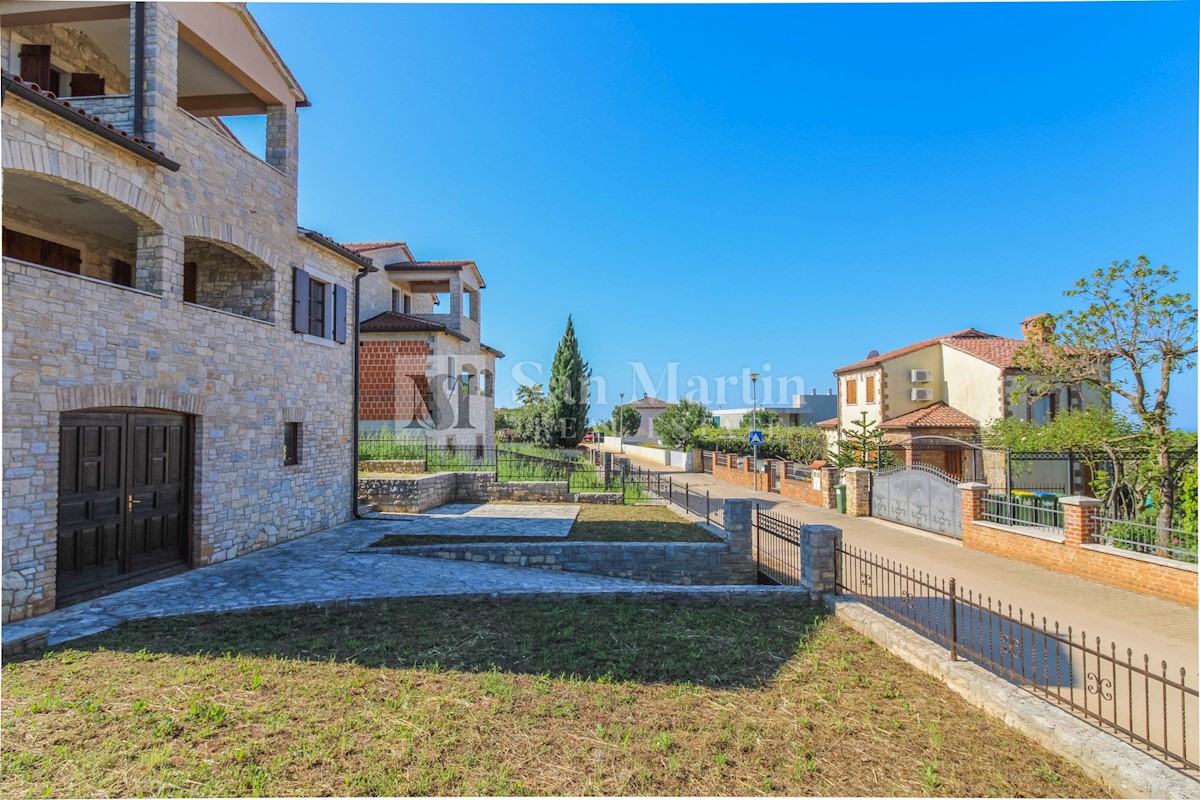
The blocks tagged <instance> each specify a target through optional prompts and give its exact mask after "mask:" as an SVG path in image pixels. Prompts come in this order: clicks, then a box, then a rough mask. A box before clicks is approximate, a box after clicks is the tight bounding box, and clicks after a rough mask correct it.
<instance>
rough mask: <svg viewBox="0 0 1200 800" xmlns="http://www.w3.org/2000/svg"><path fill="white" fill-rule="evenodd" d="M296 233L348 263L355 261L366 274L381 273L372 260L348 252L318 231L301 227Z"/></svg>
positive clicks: (298, 227) (297, 228)
mask: <svg viewBox="0 0 1200 800" xmlns="http://www.w3.org/2000/svg"><path fill="white" fill-rule="evenodd" d="M296 231H297V232H298V233H299V234H300V235H301V236H303V237H304V238H305V239H308V240H309V241H311V242H314V243H315V244H319V245H320V246H321V247H324V248H325V249H326V250H328V251H330V252H332V253H336V254H337V255H339V256H341V257H342V258H344V259H347V260H348V261H353V262H354V263H355V264H358V265H359V266H360V267H362V268H363V271H364V272H378V271H379V268H378V267H376V266H375V265H374V264H372V263H371V259H369V258H363V257H362V256H360V255H359V254H358V253H355V252H353V251H351V250H347V249H346V248H344V247H342V246H341V245H340V244H338V243H337V242H335V241H334V240H333V239H330V238H329V237H328V236H325V235H324V234H321V233H317V232H316V231H314V230H312V229H310V228H304V227H300V226H297V227H296Z"/></svg>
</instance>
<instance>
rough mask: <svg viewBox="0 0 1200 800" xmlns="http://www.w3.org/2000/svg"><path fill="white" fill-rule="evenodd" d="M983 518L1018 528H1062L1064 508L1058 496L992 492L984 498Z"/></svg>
mask: <svg viewBox="0 0 1200 800" xmlns="http://www.w3.org/2000/svg"><path fill="white" fill-rule="evenodd" d="M983 518H984V519H985V520H987V521H988V522H998V523H1000V524H1001V525H1011V526H1014V527H1017V528H1049V529H1052V530H1062V527H1063V510H1062V509H1061V508H1060V507H1059V505H1058V496H1057V495H1053V494H1051V493H1049V492H1045V493H1043V494H1042V495H1038V494H1033V493H1027V494H1025V495H1022V494H1019V493H1014V494H990V495H988V496H987V498H986V499H985V500H984V504H983Z"/></svg>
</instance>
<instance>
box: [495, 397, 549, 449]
mask: <svg viewBox="0 0 1200 800" xmlns="http://www.w3.org/2000/svg"><path fill="white" fill-rule="evenodd" d="M517 398H518V399H519V400H520V401H521V407H520V408H514V409H505V410H506V411H507V412H508V417H509V421H510V422H511V425H510V427H511V428H512V430H513V435H514V437H515V439H516V440H517V441H519V442H530V443H532V444H536V445H540V446H542V447H550V446H552V445H553V444H554V443H555V439H554V429H555V424H554V418H553V416H552V413H553V412H552V409H551V407H550V401H549V399H548V398H547V397H546V396H545V394H544V393H543V389H542V385H541V384H540V383H535V384H533V385H532V386H520V387H518V388H517Z"/></svg>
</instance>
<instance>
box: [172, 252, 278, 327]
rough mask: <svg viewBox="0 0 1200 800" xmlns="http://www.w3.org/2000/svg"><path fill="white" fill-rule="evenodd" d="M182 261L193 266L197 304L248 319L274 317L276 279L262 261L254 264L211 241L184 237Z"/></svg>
mask: <svg viewBox="0 0 1200 800" xmlns="http://www.w3.org/2000/svg"><path fill="white" fill-rule="evenodd" d="M183 260H184V262H185V263H186V262H193V263H195V265H196V303H198V304H199V305H202V306H209V307H210V308H216V309H219V310H221V311H228V312H230V313H231V314H240V315H241V316H243V317H250V318H251V319H259V320H264V321H266V322H273V321H274V320H275V279H274V276H273V275H272V274H271V269H270V268H269V267H267V266H266V265H265V264H261V265H260V264H254V263H252V262H251V261H249V260H248V259H246V258H244V257H242V256H240V255H238V254H237V253H234V252H231V251H229V250H226V249H225V248H224V247H221V246H220V245H217V244H214V243H213V242H207V241H202V240H200V239H192V238H188V239H185V240H184V242H183Z"/></svg>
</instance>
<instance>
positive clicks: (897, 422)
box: [879, 400, 979, 430]
mask: <svg viewBox="0 0 1200 800" xmlns="http://www.w3.org/2000/svg"><path fill="white" fill-rule="evenodd" d="M879 427H881V428H883V429H884V430H894V429H896V428H971V429H975V428H978V427H979V421H978V420H976V419H975V418H974V417H968V416H967V415H966V414H964V413H963V412H961V411H959V410H958V409H957V408H953V407H951V406H948V405H946V404H945V403H943V402H942V401H940V400H939V401H938V402H936V403H934V404H933V405H930V406H926V407H925V408H918V409H917V410H916V411H910V412H908V413H907V414H901V415H900V416H898V417H892V418H891V419H889V420H885V421H884V422H882V423H880V425H879Z"/></svg>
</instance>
